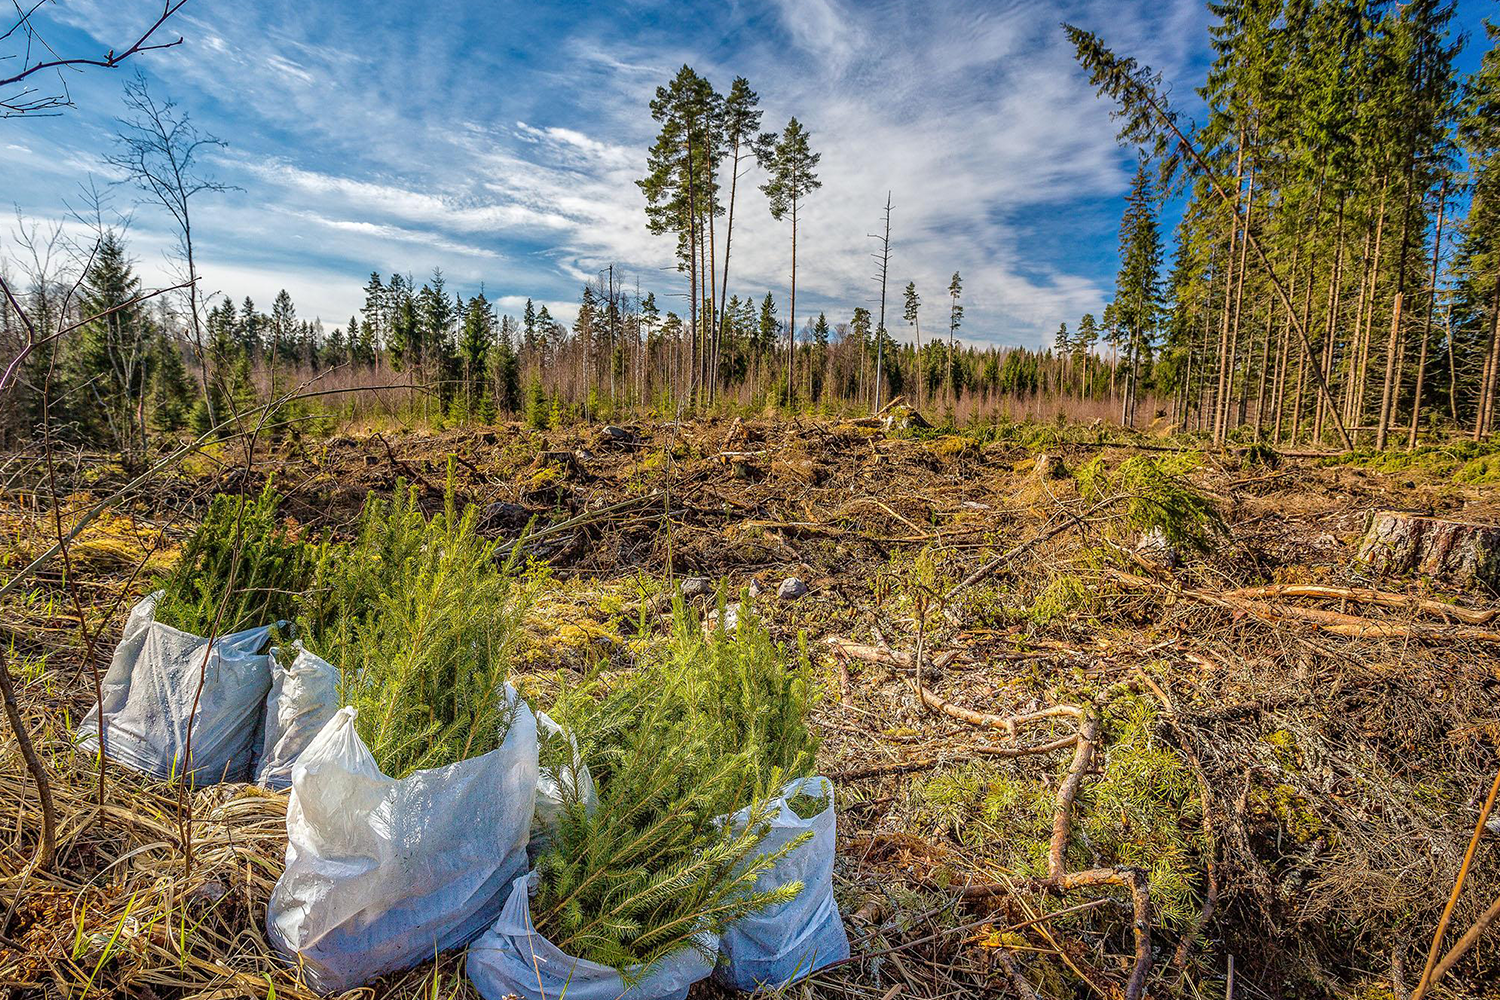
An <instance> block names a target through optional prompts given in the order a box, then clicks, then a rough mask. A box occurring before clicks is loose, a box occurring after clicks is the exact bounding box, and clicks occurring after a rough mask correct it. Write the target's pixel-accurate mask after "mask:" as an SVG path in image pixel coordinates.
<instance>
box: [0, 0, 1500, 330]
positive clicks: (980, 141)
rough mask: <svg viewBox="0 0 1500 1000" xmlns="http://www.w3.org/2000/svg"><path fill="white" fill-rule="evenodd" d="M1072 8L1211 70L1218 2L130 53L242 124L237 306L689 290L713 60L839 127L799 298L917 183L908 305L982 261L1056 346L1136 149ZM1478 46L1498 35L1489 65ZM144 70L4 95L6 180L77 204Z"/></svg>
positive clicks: (226, 250) (736, 264)
mask: <svg viewBox="0 0 1500 1000" xmlns="http://www.w3.org/2000/svg"><path fill="white" fill-rule="evenodd" d="M157 9H159V3H158V2H153V0H54V2H53V3H50V4H49V5H48V6H46V7H44V8H43V10H42V12H41V14H43V15H44V18H43V20H42V21H41V22H40V24H41V25H42V27H43V33H44V35H45V36H46V37H47V39H48V41H49V42H51V43H52V44H53V45H54V46H55V47H57V48H58V49H60V50H62V49H79V48H81V49H85V50H91V49H97V48H101V47H105V46H109V45H118V44H120V41H121V39H124V38H126V37H127V36H131V37H133V36H132V35H131V32H132V31H133V30H134V31H137V32H138V31H139V26H140V25H141V24H142V23H143V22H146V21H149V19H150V18H151V17H152V16H153V15H154V12H155V10H157ZM1496 12H1497V11H1496V8H1495V7H1494V5H1493V4H1488V3H1484V2H1482V0H1466V2H1465V3H1464V4H1463V5H1462V6H1461V10H1460V17H1459V22H1460V26H1461V28H1463V29H1464V30H1467V31H1469V32H1470V33H1471V34H1472V35H1478V36H1480V37H1482V32H1481V31H1480V28H1479V19H1480V17H1481V16H1483V15H1486V14H1493V13H1496ZM1063 20H1069V21H1073V22H1075V23H1078V24H1080V25H1082V26H1084V27H1088V28H1091V29H1093V30H1095V31H1097V32H1099V33H1100V34H1101V35H1102V36H1103V37H1104V38H1105V40H1106V41H1107V42H1108V43H1109V44H1110V45H1112V46H1113V47H1115V48H1117V49H1118V50H1120V51H1123V52H1128V53H1130V54H1134V55H1136V56H1138V57H1139V58H1141V59H1142V60H1143V61H1145V62H1149V63H1150V64H1151V65H1153V66H1154V67H1156V68H1158V69H1160V70H1162V71H1163V72H1164V73H1165V74H1166V77H1167V79H1168V80H1169V81H1176V85H1175V88H1174V89H1175V93H1176V94H1177V95H1180V96H1186V95H1188V94H1189V92H1190V91H1191V89H1192V87H1193V86H1194V85H1195V84H1196V83H1197V82H1198V81H1199V80H1200V79H1201V76H1202V71H1203V65H1204V62H1205V60H1206V58H1207V34H1206V28H1207V25H1208V22H1209V18H1208V15H1207V13H1206V12H1205V10H1204V9H1203V6H1202V4H1201V3H1199V2H1197V0H1155V2H1146V3H1142V2H1134V0H1131V2H1125V0H1095V2H1076V3H1040V2H1032V3H1006V2H960V0H954V2H945V3H907V2H859V3H855V2H852V0H781V2H767V3H746V2H722V3H716V4H689V3H683V2H675V3H669V2H640V0H623V2H616V3H613V4H608V5H602V4H601V5H594V4H585V3H574V2H556V3H550V4H540V3H508V2H507V3H487V2H446V0H433V2H424V3H420V4H418V3H385V4H373V3H354V2H334V0H322V2H318V3H311V4H310V3H306V2H283V0H266V2H254V0H220V2H214V0H192V2H191V3H189V4H188V6H187V7H186V8H184V9H183V11H182V12H181V13H179V14H178V15H177V16H176V17H175V18H174V19H173V21H172V22H170V23H169V28H173V29H175V32H176V33H180V34H182V35H183V36H184V37H185V38H186V41H185V43H184V44H183V45H182V46H180V47H177V48H174V49H171V50H168V51H166V52H159V53H149V54H146V55H143V56H141V57H139V59H138V60H136V61H134V62H133V63H132V64H131V65H132V66H134V67H139V69H140V70H142V71H143V72H144V73H145V74H146V75H147V78H148V80H149V81H150V85H151V87H152V89H153V91H154V92H155V93H157V94H158V95H159V96H170V97H172V98H174V99H176V100H177V101H178V102H179V103H180V105H181V106H182V107H183V108H185V109H186V110H187V111H188V112H189V113H190V114H191V116H192V118H193V121H194V123H195V124H196V125H197V126H198V127H200V128H201V129H203V130H205V131H209V132H212V133H214V134H215V135H218V136H219V137H221V138H223V139H225V140H226V141H227V142H228V143H229V145H228V147H227V148H226V149H224V150H222V151H219V152H217V153H216V154H215V155H214V157H213V160H212V162H211V163H210V165H209V166H210V169H211V171H212V173H213V174H214V175H215V176H216V177H217V178H218V179H219V180H221V181H224V182H226V183H229V184H232V185H235V186H236V187H237V188H238V189H239V190H234V191H229V192H225V193H223V194H212V193H205V194H203V195H200V196H199V198H198V199H197V201H196V203H195V206H194V211H195V213H196V219H195V229H196V232H195V238H196V249H197V253H198V256H199V258H200V261H201V271H202V273H203V275H204V288H205V289H206V290H208V291H211V292H222V293H226V294H229V295H231V296H232V297H234V298H235V300H236V301H238V300H240V299H243V298H244V297H245V296H246V295H249V296H251V297H253V298H254V299H255V300H256V302H257V303H258V304H259V305H260V306H261V308H263V309H268V308H269V306H270V302H271V299H272V298H273V297H274V296H275V294H276V292H277V290H279V289H281V288H286V289H287V290H288V291H289V292H290V293H291V295H292V297H293V299H294V301H295V302H296V304H297V307H298V312H299V314H300V315H302V316H304V317H309V318H311V317H320V318H321V319H322V320H323V322H324V324H325V325H326V326H329V327H332V326H334V325H341V324H342V323H343V322H344V321H345V320H346V319H347V317H348V316H349V315H350V314H351V313H352V312H354V311H355V310H356V309H357V308H358V306H359V305H360V302H361V301H362V294H361V286H362V285H363V283H364V280H365V278H366V277H367V276H368V274H369V272H370V271H372V270H378V271H380V272H381V273H383V274H388V273H390V272H392V271H402V272H410V273H411V274H413V275H414V276H415V277H416V278H417V279H418V281H419V282H420V281H421V280H422V279H424V278H425V277H426V276H427V275H428V274H429V273H430V272H431V271H432V269H433V268H434V267H441V268H442V269H443V271H444V273H445V275H446V276H447V279H448V282H449V287H450V288H453V289H455V290H457V291H460V292H462V293H463V294H465V295H468V294H472V293H473V292H475V291H477V290H478V289H479V287H480V285H481V283H482V284H483V286H484V288H485V290H486V293H487V294H488V295H489V296H490V298H491V299H492V300H498V301H499V302H500V304H501V308H502V309H503V310H504V311H508V312H511V313H518V312H519V310H520V306H521V303H522V302H523V301H524V299H525V298H526V297H527V296H531V297H533V298H535V299H536V300H537V301H538V302H539V303H541V302H546V303H547V304H549V305H550V306H551V308H552V311H553V312H554V313H555V314H556V315H558V316H560V317H562V318H564V319H567V318H571V316H572V315H573V311H574V304H575V303H576V301H577V298H578V293H579V290H580V287H581V285H582V284H583V283H584V282H585V281H588V280H592V279H593V278H594V277H595V276H596V275H597V273H598V271H599V270H600V269H602V268H603V267H605V266H606V265H608V264H610V263H614V264H615V265H616V267H617V274H618V273H623V274H624V275H625V277H626V281H627V283H631V284H633V283H634V282H635V281H636V280H639V283H640V287H641V289H642V291H643V292H644V291H655V293H656V295H657V300H658V302H659V303H661V304H663V306H664V307H665V308H673V309H679V310H680V309H681V308H682V305H683V302H684V300H685V295H684V291H685V287H686V279H685V278H684V277H682V276H679V275H678V274H677V272H676V271H675V270H673V269H672V264H673V261H672V250H673V246H674V241H673V240H672V239H670V238H667V237H653V236H651V235H649V234H648V233H647V232H646V229H645V219H644V212H643V199H642V196H641V194H640V192H639V190H638V189H637V188H636V186H635V184H634V183H633V182H634V180H635V179H637V178H638V177H640V176H641V175H642V174H643V172H644V162H645V155H646V149H647V147H648V146H649V144H650V141H651V139H652V136H653V134H654V123H653V122H652V120H651V118H650V114H649V111H648V108H647V105H648V102H649V101H650V98H651V96H652V93H653V92H654V89H655V87H656V86H657V85H658V84H660V83H663V82H665V81H666V80H667V79H668V78H669V77H670V75H671V74H672V73H674V72H675V71H676V69H677V67H678V66H680V65H681V64H683V63H684V62H686V63H688V64H690V65H692V66H693V67H694V68H695V69H697V70H698V71H699V72H700V73H702V74H704V75H705V76H707V77H708V78H709V79H710V80H711V81H712V82H713V83H714V84H715V86H717V87H718V88H719V89H721V90H725V89H727V88H728V85H729V83H730V81H731V80H732V79H733V77H734V76H736V75H744V76H746V77H748V78H749V80H750V82H751V85H752V86H753V87H754V88H755V89H756V90H757V91H759V93H760V96H761V107H762V108H763V109H764V110H765V112H766V115H765V122H764V124H765V126H766V127H768V128H770V127H776V128H779V127H780V126H781V125H782V124H783V123H784V122H785V121H786V119H787V118H788V117H789V116H791V115H796V116H797V117H798V118H799V119H800V120H801V121H802V122H803V124H804V125H805V126H806V127H807V128H808V129H809V130H810V131H811V133H812V138H813V143H814V148H816V149H817V150H819V151H821V152H822V154H823V160H822V164H821V177H822V180H823V188H822V190H820V191H818V192H816V193H815V194H814V195H813V196H812V197H811V198H810V199H809V200H808V201H807V202H806V204H805V207H804V210H803V213H802V228H801V230H800V234H799V241H798V274H797V279H798V280H797V285H798V297H797V305H798V313H799V318H801V319H804V320H805V319H806V318H807V316H808V315H809V314H815V313H816V312H817V311H818V310H826V311H827V313H828V316H829V319H830V321H832V322H838V321H841V320H844V319H847V318H848V315H849V313H850V312H851V311H852V309H853V307H854V306H856V305H866V306H871V307H873V305H874V303H875V301H876V300H877V298H878V294H879V289H878V285H877V284H876V283H875V282H874V281H872V280H871V275H872V273H873V261H871V259H870V257H869V256H868V255H869V252H870V251H871V250H872V249H873V241H871V240H870V239H868V238H867V236H866V234H868V233H871V232H874V231H875V230H876V226H877V222H878V218H879V214H880V208H881V205H882V204H883V203H884V201H885V194H886V191H887V190H888V189H889V190H890V191H891V192H892V199H893V201H894V204H895V210H894V213H893V223H892V234H893V242H894V245H895V247H894V252H893V257H892V265H891V284H892V294H891V298H890V300H889V302H897V300H898V299H899V290H900V289H901V288H902V287H904V285H905V284H906V282H907V281H908V280H915V281H916V283H917V286H918V289H919V290H920V291H921V292H922V294H923V298H924V300H925V301H926V303H927V306H926V310H927V312H926V315H927V316H931V317H932V319H930V320H929V322H931V323H933V325H934V327H936V326H938V325H943V320H942V318H940V315H939V314H943V315H945V314H946V309H945V308H944V305H945V301H944V300H945V289H946V287H947V283H948V277H949V275H951V274H952V272H953V271H954V270H958V271H961V272H962V273H963V276H964V282H965V303H966V310H967V315H966V321H965V326H964V330H963V333H964V334H965V335H966V339H968V340H969V341H971V342H974V343H994V344H1027V345H1038V344H1042V343H1046V342H1050V340H1051V336H1052V332H1053V331H1054V330H1055V329H1056V327H1057V324H1058V323H1059V322H1060V321H1064V320H1066V321H1067V322H1068V323H1069V325H1070V326H1071V325H1072V324H1073V323H1075V322H1076V320H1077V318H1078V316H1080V315H1081V314H1082V313H1083V312H1085V311H1089V310H1093V311H1095V312H1097V311H1099V310H1100V309H1101V307H1102V304H1103V302H1104V301H1105V300H1106V299H1107V298H1108V296H1109V294H1110V292H1109V289H1110V286H1111V285H1112V283H1113V280H1114V271H1115V266H1116V254H1115V245H1116V229H1117V226H1118V221H1119V213H1120V208H1121V205H1122V199H1123V196H1124V194H1125V190H1126V187H1127V184H1128V181H1129V176H1130V172H1131V170H1132V169H1133V165H1134V161H1133V156H1132V155H1130V154H1128V153H1126V152H1124V151H1122V150H1120V149H1119V148H1118V147H1117V146H1116V145H1115V141H1114V133H1115V129H1114V126H1113V125H1112V124H1111V122H1110V120H1109V107H1108V106H1107V105H1106V104H1104V103H1103V102H1101V101H1100V100H1098V99H1097V98H1096V97H1095V96H1094V94H1093V92H1092V90H1091V88H1089V86H1088V84H1087V81H1086V79H1085V78H1084V76H1083V74H1082V73H1081V72H1080V71H1079V70H1078V69H1077V67H1076V65H1075V64H1074V62H1073V59H1072V57H1071V55H1070V53H1069V51H1068V49H1067V47H1066V45H1065V40H1064V39H1063V37H1062V33H1061V31H1060V29H1059V27H1058V24H1059V22H1060V21H1063ZM1477 59H1478V53H1477V52H1474V51H1473V50H1472V48H1471V51H1470V52H1469V53H1467V54H1466V56H1465V57H1464V59H1463V62H1464V64H1465V65H1469V64H1472V63H1475V62H1477ZM123 72H124V71H116V72H115V73H108V72H102V71H91V72H89V73H87V74H83V75H79V76H77V77H70V78H69V87H70V90H71V92H72V94H73V97H74V99H75V101H76V102H77V103H78V105H79V107H78V108H77V109H74V110H70V111H68V112H67V113H66V114H65V115H63V116H62V117H57V118H34V119H13V120H9V121H0V203H3V202H12V203H14V205H15V208H16V210H17V211H18V212H19V213H21V215H23V216H25V217H27V218H29V219H36V220H42V221H47V220H62V219H65V218H66V216H67V214H68V208H67V206H68V205H69V204H73V205H76V204H77V203H78V197H77V192H78V185H79V184H80V183H81V182H85V181H87V180H88V179H89V178H90V177H91V176H92V177H93V178H94V179H95V180H96V181H97V182H98V183H99V184H101V185H107V184H108V182H109V181H110V180H111V179H112V175H111V173H110V170H109V168H108V167H107V166H106V165H104V163H103V162H102V157H103V155H104V154H105V153H107V152H108V151H109V149H110V147H111V134H112V129H113V119H114V117H115V116H117V115H119V114H121V113H122V112H123V106H122V104H121V94H122V84H123ZM1190 110H1191V108H1190ZM760 180H761V178H760V177H759V175H758V174H757V173H755V172H752V173H751V175H750V176H749V178H747V179H746V180H745V181H742V183H741V188H740V194H741V198H740V201H739V203H738V205H737V208H736V227H735V237H734V260H733V263H732V275H731V283H730V284H731V291H732V292H739V293H740V294H751V295H754V296H755V297H757V298H759V297H760V296H762V295H764V294H765V292H766V291H767V290H770V291H773V292H774V293H775V294H776V297H777V300H778V302H779V303H780V304H781V308H782V315H783V317H784V316H785V308H786V302H785V300H786V294H787V285H788V277H789V267H790V244H789V236H790V233H789V229H788V227H787V226H786V225H785V224H783V223H776V222H774V221H773V220H772V219H771V218H770V216H769V214H768V212H767V210H766V203H765V199H764V197H763V196H762V195H761V194H760V193H759V192H758V191H757V190H755V189H754V185H755V184H758V183H759V182H760ZM752 182H753V183H752ZM747 186H748V189H747ZM109 190H110V194H111V198H112V202H113V207H114V208H115V209H116V210H118V211H119V212H121V213H129V215H130V223H129V240H130V247H131V250H132V253H133V255H134V257H135V258H136V261H137V264H138V267H139V269H140V270H141V272H142V273H143V274H144V275H145V276H146V278H147V280H148V281H154V280H159V279H162V278H164V277H165V276H166V274H167V273H168V270H169V266H170V265H169V263H168V261H167V254H168V251H169V250H170V248H171V247H172V245H173V236H172V233H171V230H170V228H169V225H168V220H167V218H166V217H165V215H164V214H163V213H162V212H161V210H160V209H157V208H154V207H152V206H149V205H137V204H135V201H136V198H135V195H134V193H133V192H132V191H130V190H129V189H128V188H125V187H115V188H111V189H109ZM1174 222H1175V219H1174V218H1173V217H1172V216H1171V215H1170V214H1169V215H1168V216H1167V217H1166V218H1164V220H1163V223H1164V227H1165V228H1167V229H1170V227H1171V225H1172V224H1173V223H1174ZM13 228H14V226H13V225H11V226H5V225H0V255H4V254H7V253H9V254H14V253H16V252H17V247H16V245H15V242H14V239H13V234H12V232H11V230H12V229H13ZM887 308H888V311H893V312H895V313H896V314H897V315H899V310H900V307H899V304H896V305H890V304H888V306H887ZM924 318H925V317H924ZM890 325H891V326H892V328H893V332H895V333H897V334H900V333H901V332H902V330H901V329H899V328H900V326H901V324H900V321H899V320H896V321H894V322H891V324H890Z"/></svg>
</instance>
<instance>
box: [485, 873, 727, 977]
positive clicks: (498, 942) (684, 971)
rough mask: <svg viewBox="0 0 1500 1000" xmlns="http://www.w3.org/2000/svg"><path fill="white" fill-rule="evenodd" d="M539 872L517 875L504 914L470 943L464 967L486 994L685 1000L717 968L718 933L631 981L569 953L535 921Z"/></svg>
mask: <svg viewBox="0 0 1500 1000" xmlns="http://www.w3.org/2000/svg"><path fill="white" fill-rule="evenodd" d="M536 879H537V876H536V873H535V872H533V873H532V874H530V875H523V876H521V877H520V878H518V879H516V884H515V888H514V889H512V890H511V893H510V898H509V899H507V900H506V901H505V908H504V909H503V910H501V911H500V919H498V920H496V921H495V926H493V927H491V928H490V929H489V930H488V931H486V932H485V934H484V936H483V937H481V938H480V939H479V940H478V941H475V942H474V943H473V944H471V945H469V954H468V957H467V958H465V959H464V968H465V970H466V971H467V972H468V974H469V981H470V982H472V983H473V984H474V987H475V989H477V990H479V995H480V996H482V997H484V998H485V1000H506V998H510V997H519V998H521V1000H682V998H683V997H685V996H687V991H688V987H690V986H692V985H693V984H694V983H696V982H697V981H698V980H700V979H703V978H705V977H706V976H707V975H708V974H709V972H710V971H712V969H713V965H714V960H713V954H714V947H715V943H714V939H713V937H712V936H711V935H707V934H705V935H704V936H703V938H702V940H701V941H700V942H699V944H700V946H701V947H698V948H695V947H691V946H689V947H684V948H682V949H680V950H678V951H674V952H672V954H670V955H668V956H666V957H665V958H663V959H662V960H661V961H659V962H657V963H656V964H655V965H654V966H652V967H651V969H650V970H649V971H648V972H647V973H646V975H645V976H643V977H641V978H640V979H639V980H637V981H636V983H635V985H633V986H629V987H627V986H626V985H625V979H624V977H622V976H621V975H620V974H619V973H618V972H617V971H615V970H614V969H612V968H610V967H609V966H607V965H598V964H596V963H594V962H589V961H586V960H585V959H582V958H575V957H574V956H572V955H569V954H567V953H566V952H564V951H563V950H562V949H560V948H558V947H557V945H555V944H553V943H552V942H551V941H548V940H547V939H546V938H544V937H542V935H541V934H539V933H537V930H536V928H535V927H533V926H532V925H531V894H532V893H534V892H535V891H536Z"/></svg>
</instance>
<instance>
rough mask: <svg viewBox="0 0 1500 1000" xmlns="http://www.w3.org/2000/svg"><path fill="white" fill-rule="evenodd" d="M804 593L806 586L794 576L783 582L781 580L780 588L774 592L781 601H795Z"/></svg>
mask: <svg viewBox="0 0 1500 1000" xmlns="http://www.w3.org/2000/svg"><path fill="white" fill-rule="evenodd" d="M805 593H807V584H805V583H803V582H802V581H801V580H799V579H797V578H796V577H795V576H789V577H787V578H786V579H785V580H782V581H781V586H780V587H779V588H777V590H776V596H777V597H779V598H781V599H782V600H783V601H795V600H796V599H797V598H799V597H801V596H802V595H803V594H805Z"/></svg>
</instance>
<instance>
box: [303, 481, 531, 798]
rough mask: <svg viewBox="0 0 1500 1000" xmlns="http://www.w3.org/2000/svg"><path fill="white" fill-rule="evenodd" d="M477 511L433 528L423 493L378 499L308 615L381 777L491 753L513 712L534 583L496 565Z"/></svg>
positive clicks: (452, 515)
mask: <svg viewBox="0 0 1500 1000" xmlns="http://www.w3.org/2000/svg"><path fill="white" fill-rule="evenodd" d="M476 522H477V512H476V510H475V508H474V507H473V506H472V505H469V506H467V507H466V508H464V509H463V510H462V511H459V510H458V509H457V505H456V503H455V501H454V498H453V493H452V490H451V488H450V490H449V492H448V496H447V501H446V504H445V506H444V509H443V510H442V511H441V512H440V513H438V514H437V515H435V516H434V517H432V518H431V519H428V518H427V517H425V516H424V515H423V514H422V512H421V510H420V509H418V507H417V502H416V494H415V491H410V492H408V491H406V490H404V489H403V488H402V487H401V486H398V488H397V492H396V494H395V496H394V497H393V498H392V499H389V500H387V499H383V498H381V497H378V496H375V495H373V494H372V495H371V496H370V497H369V498H368V499H367V500H366V502H365V507H364V510H363V512H362V513H361V515H360V528H359V537H358V538H357V539H356V540H355V541H354V542H353V543H352V544H351V545H350V546H349V547H348V548H347V550H345V551H343V552H341V553H340V555H339V558H338V560H337V561H336V564H335V565H334V567H332V568H331V569H330V571H329V574H328V576H329V587H328V591H327V594H326V595H325V596H322V597H321V598H320V600H319V602H318V603H317V605H316V606H313V607H310V608H309V609H308V614H307V618H306V619H305V620H306V621H307V622H308V626H309V627H308V632H309V633H310V635H311V641H312V642H313V643H314V644H315V645H316V646H317V648H319V649H320V650H321V651H322V653H323V655H324V656H325V657H326V658H327V659H328V660H329V662H331V663H333V664H334V665H336V666H337V667H338V668H339V670H340V674H341V680H340V692H339V693H340V696H341V698H342V699H343V700H344V702H345V704H349V705H353V706H354V707H355V708H356V709H358V710H359V714H358V716H357V717H356V721H355V726H356V728H357V730H358V731H359V735H360V738H361V739H363V740H364V741H365V744H366V745H367V746H368V747H369V748H370V752H371V753H372V754H374V756H375V760H376V761H377V762H378V763H379V764H380V767H381V770H383V771H384V772H385V773H386V774H389V775H391V776H393V777H403V776H405V775H407V774H410V773H411V772H412V771H415V770H418V769H420V768H429V767H438V766H442V765H444V764H450V763H453V762H454V761H458V760H463V759H465V758H468V757H473V756H477V755H479V754H482V753H486V752H488V751H490V750H493V749H494V748H495V747H497V746H499V745H500V742H501V741H502V740H503V739H504V738H505V733H506V730H507V728H508V726H509V722H510V716H511V713H510V710H509V708H508V707H507V704H506V700H505V692H504V685H505V677H506V670H507V667H508V666H509V663H510V658H511V654H512V652H513V649H514V646H515V643H516V641H517V639H518V638H519V636H520V625H521V619H522V617H523V616H524V614H525V612H526V610H527V608H528V607H529V606H530V603H531V600H532V597H533V596H534V594H535V590H536V585H537V578H536V577H535V576H532V577H529V578H525V577H523V576H522V575H521V574H520V573H518V571H517V566H516V562H515V559H514V557H512V558H511V559H510V560H507V561H506V562H504V563H500V562H497V560H496V553H495V546H496V543H495V542H493V541H489V540H486V539H485V538H483V537H481V536H480V535H479V534H478V532H477V531H476Z"/></svg>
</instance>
